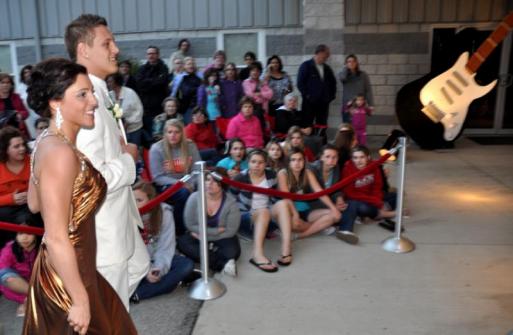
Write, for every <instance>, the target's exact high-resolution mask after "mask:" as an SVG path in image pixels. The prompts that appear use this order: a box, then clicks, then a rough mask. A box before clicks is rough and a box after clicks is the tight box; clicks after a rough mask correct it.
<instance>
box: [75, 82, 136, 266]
mask: <svg viewBox="0 0 513 335" xmlns="http://www.w3.org/2000/svg"><path fill="white" fill-rule="evenodd" d="M89 78H90V79H91V82H92V83H93V86H94V90H95V92H96V94H95V95H96V98H97V99H98V108H97V109H96V112H95V114H94V128H93V129H81V130H80V131H79V133H78V137H77V147H78V149H79V150H80V151H82V152H83V153H84V154H85V155H86V156H87V158H89V160H90V161H91V163H92V164H93V166H94V167H95V168H96V169H97V170H98V171H100V173H101V174H102V176H103V178H105V181H106V182H107V196H106V198H105V202H104V203H103V204H102V206H101V207H100V209H99V210H98V212H97V214H96V241H97V253H96V262H97V266H107V265H111V264H115V263H120V262H123V261H127V260H128V259H129V258H130V257H131V256H132V254H133V253H134V247H135V245H134V244H135V242H134V241H135V240H134V239H135V238H137V237H139V238H140V236H139V232H138V231H137V226H138V225H139V226H140V227H142V222H141V217H140V215H139V212H138V210H137V205H136V203H135V199H134V195H133V193H132V188H131V185H132V183H133V182H134V181H135V177H136V171H135V163H134V160H133V158H132V156H130V154H128V153H123V152H122V151H121V144H120V136H121V131H120V130H119V128H118V126H117V122H116V120H115V119H114V117H113V115H112V113H111V112H110V111H109V110H108V109H107V107H106V106H107V105H109V101H108V100H107V99H108V90H107V85H106V83H105V81H104V80H102V79H100V78H98V77H95V76H93V75H91V74H90V75H89ZM136 234H137V235H136Z"/></svg>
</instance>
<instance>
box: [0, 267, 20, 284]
mask: <svg viewBox="0 0 513 335" xmlns="http://www.w3.org/2000/svg"><path fill="white" fill-rule="evenodd" d="M9 278H21V276H20V275H19V274H18V272H16V271H14V270H13V269H11V268H5V269H1V270H0V285H2V286H7V279H9Z"/></svg>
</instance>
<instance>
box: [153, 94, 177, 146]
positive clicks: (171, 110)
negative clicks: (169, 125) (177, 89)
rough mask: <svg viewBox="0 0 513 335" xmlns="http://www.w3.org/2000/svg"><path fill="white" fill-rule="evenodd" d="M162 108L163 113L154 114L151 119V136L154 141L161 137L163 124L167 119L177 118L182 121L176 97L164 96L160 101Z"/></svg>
mask: <svg viewBox="0 0 513 335" xmlns="http://www.w3.org/2000/svg"><path fill="white" fill-rule="evenodd" d="M162 109H163V110H164V113H162V114H159V115H157V116H155V118H154V119H153V126H152V137H153V140H154V141H160V140H161V139H162V133H163V132H164V124H166V121H167V120H170V119H178V120H180V121H183V117H182V114H179V113H178V100H176V98H173V97H167V98H165V99H164V101H162Z"/></svg>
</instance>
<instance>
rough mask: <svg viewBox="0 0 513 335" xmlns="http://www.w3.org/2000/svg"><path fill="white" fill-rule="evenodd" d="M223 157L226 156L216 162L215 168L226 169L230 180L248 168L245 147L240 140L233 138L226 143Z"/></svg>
mask: <svg viewBox="0 0 513 335" xmlns="http://www.w3.org/2000/svg"><path fill="white" fill-rule="evenodd" d="M225 155H228V156H227V157H225V158H223V159H221V160H220V161H219V162H217V166H218V167H221V168H224V169H226V170H227V171H228V176H230V178H232V179H233V178H235V176H236V175H238V174H239V173H240V172H241V171H242V170H246V169H247V168H248V161H247V160H246V146H245V145H244V141H242V140H241V139H240V138H238V137H234V138H232V139H231V140H229V141H228V142H226V151H225Z"/></svg>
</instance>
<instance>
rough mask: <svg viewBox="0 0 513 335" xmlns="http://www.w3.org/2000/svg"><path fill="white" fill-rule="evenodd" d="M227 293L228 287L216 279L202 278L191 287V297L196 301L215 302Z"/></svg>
mask: <svg viewBox="0 0 513 335" xmlns="http://www.w3.org/2000/svg"><path fill="white" fill-rule="evenodd" d="M225 293H226V286H224V284H223V283H221V282H220V281H219V280H217V279H215V278H208V279H207V281H205V280H204V279H203V278H200V279H197V280H196V281H195V282H194V283H192V285H191V286H189V297H191V298H192V299H196V300H213V299H217V298H219V297H221V296H222V295H223V294H225Z"/></svg>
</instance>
